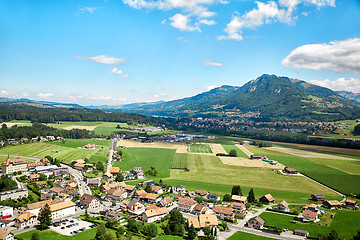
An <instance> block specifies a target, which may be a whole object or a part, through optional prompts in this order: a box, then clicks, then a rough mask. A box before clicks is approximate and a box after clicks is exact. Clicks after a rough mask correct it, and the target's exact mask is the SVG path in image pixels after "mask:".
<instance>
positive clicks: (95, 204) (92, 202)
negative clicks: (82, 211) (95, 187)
mask: <svg viewBox="0 0 360 240" xmlns="http://www.w3.org/2000/svg"><path fill="white" fill-rule="evenodd" d="M80 205H81V206H84V207H86V208H87V209H89V210H92V209H95V208H99V207H100V200H99V199H97V198H96V197H94V196H92V195H89V194H86V193H85V194H83V195H82V196H81V197H80Z"/></svg>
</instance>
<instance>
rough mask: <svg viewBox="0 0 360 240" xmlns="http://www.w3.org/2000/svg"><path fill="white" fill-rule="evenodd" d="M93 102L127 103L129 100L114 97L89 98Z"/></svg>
mask: <svg viewBox="0 0 360 240" xmlns="http://www.w3.org/2000/svg"><path fill="white" fill-rule="evenodd" d="M88 98H89V99H91V100H97V101H126V100H127V98H117V97H112V96H90V97H88Z"/></svg>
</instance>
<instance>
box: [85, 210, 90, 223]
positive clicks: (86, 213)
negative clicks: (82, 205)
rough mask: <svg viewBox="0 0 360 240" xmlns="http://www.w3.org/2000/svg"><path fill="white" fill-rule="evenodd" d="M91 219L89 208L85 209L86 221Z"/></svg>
mask: <svg viewBox="0 0 360 240" xmlns="http://www.w3.org/2000/svg"><path fill="white" fill-rule="evenodd" d="M89 218H90V216H89V213H88V210H87V208H86V209H85V220H88V219H89Z"/></svg>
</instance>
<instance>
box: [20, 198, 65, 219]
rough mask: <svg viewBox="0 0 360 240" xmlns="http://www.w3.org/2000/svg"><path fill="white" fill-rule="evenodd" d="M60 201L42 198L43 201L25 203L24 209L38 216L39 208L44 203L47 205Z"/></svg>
mask: <svg viewBox="0 0 360 240" xmlns="http://www.w3.org/2000/svg"><path fill="white" fill-rule="evenodd" d="M60 202H61V201H59V200H57V199H55V200H52V199H49V200H44V201H40V202H35V203H29V204H27V205H26V207H25V210H26V211H27V212H30V213H32V214H34V215H35V216H38V215H39V213H40V210H41V208H43V207H44V206H45V205H46V204H47V205H49V206H50V205H52V204H56V203H60Z"/></svg>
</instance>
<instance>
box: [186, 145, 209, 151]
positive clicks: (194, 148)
mask: <svg viewBox="0 0 360 240" xmlns="http://www.w3.org/2000/svg"><path fill="white" fill-rule="evenodd" d="M190 152H192V153H212V151H211V148H210V146H209V144H191V145H190Z"/></svg>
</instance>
